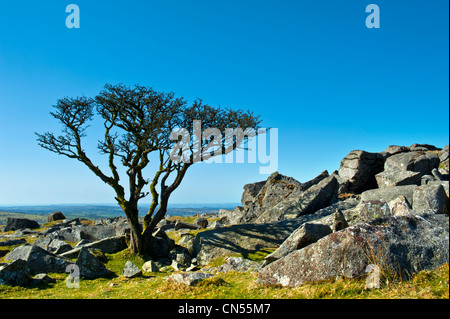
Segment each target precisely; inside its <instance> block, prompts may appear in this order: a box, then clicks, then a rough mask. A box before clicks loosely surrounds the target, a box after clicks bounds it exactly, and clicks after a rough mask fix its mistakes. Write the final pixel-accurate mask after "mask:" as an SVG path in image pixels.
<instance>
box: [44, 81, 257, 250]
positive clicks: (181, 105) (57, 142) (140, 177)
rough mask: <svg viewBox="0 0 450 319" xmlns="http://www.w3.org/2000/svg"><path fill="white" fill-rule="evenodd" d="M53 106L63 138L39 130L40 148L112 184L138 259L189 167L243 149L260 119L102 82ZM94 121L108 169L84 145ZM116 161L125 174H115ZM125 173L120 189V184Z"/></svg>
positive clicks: (161, 93)
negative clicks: (89, 93)
mask: <svg viewBox="0 0 450 319" xmlns="http://www.w3.org/2000/svg"><path fill="white" fill-rule="evenodd" d="M54 108H55V111H54V112H51V113H50V114H51V115H52V116H53V117H54V118H55V119H57V120H58V121H59V122H60V123H61V124H62V135H58V136H56V135H55V134H54V133H51V132H46V133H44V134H38V133H36V135H37V136H38V138H37V141H38V143H39V145H40V146H41V147H43V148H45V149H47V150H49V151H52V152H54V153H56V154H59V155H65V156H67V157H69V158H73V159H76V160H78V161H80V162H82V163H83V164H85V165H86V166H87V167H88V168H89V169H90V170H91V171H92V172H93V173H94V174H95V175H96V176H97V177H99V178H100V179H101V180H102V181H103V182H105V183H106V184H108V185H109V186H110V187H112V189H113V190H114V192H115V200H116V201H117V203H118V204H119V205H120V207H121V208H122V210H123V212H124V213H125V216H126V217H127V220H128V223H129V224H130V227H131V236H130V246H129V248H130V250H131V251H133V252H135V253H139V254H151V244H150V243H151V240H152V233H153V231H154V229H155V227H156V225H157V224H158V222H159V221H161V220H162V219H163V218H164V216H165V214H166V212H167V205H168V202H169V198H170V196H171V194H172V193H173V192H174V191H175V190H176V189H177V188H178V187H179V186H180V184H181V182H182V180H183V178H184V176H185V175H186V172H187V170H188V168H189V167H191V166H192V165H193V164H194V163H196V162H200V161H203V160H204V159H207V158H210V157H211V156H218V155H221V154H226V153H228V152H230V151H233V150H234V149H236V148H238V147H243V146H242V145H243V142H244V137H245V135H246V136H251V134H252V133H251V132H256V130H257V128H258V125H259V123H260V120H259V117H258V116H254V115H253V114H252V113H251V112H249V111H247V112H244V111H242V110H231V109H222V108H217V107H212V106H209V105H207V104H204V103H203V102H202V101H201V100H199V99H197V100H196V101H194V102H193V103H192V104H189V103H188V102H187V101H186V100H185V99H184V98H176V97H175V95H174V93H163V92H157V91H155V90H153V89H152V88H149V87H144V86H138V85H136V86H134V87H129V86H125V85H122V84H119V85H109V84H107V85H106V86H105V88H104V89H103V90H102V91H101V92H100V93H99V94H98V95H97V96H95V97H93V98H86V97H77V98H67V97H66V98H63V99H60V100H58V101H57V103H56V105H55V106H54ZM92 120H101V121H102V122H103V126H104V134H103V136H100V137H99V141H98V149H99V151H100V153H101V154H103V155H104V156H105V161H106V162H105V164H107V165H104V167H106V166H107V167H109V169H101V168H100V167H99V166H98V165H96V164H95V163H94V162H93V161H92V160H91V157H89V155H88V154H87V151H86V150H85V149H84V147H83V146H84V144H83V141H84V138H85V137H86V132H87V130H86V129H87V128H88V127H89V123H90V122H91V121H92ZM199 121H201V126H202V129H203V130H205V131H208V130H209V132H210V133H211V134H209V136H202V137H199V136H198V132H196V129H197V130H198V127H196V125H195V123H199ZM230 129H239V130H235V131H234V132H235V133H236V132H240V134H238V133H236V134H234V136H233V137H232V138H231V139H230V138H229V135H228V136H226V134H224V133H225V131H226V130H230ZM176 132H181V133H182V134H181V133H180V134H177V133H176ZM243 132H244V133H243ZM254 134H256V133H254ZM186 135H187V137H186ZM195 136H197V138H195ZM189 137H193V138H189ZM211 146H216V147H211ZM152 161H154V162H155V163H154V165H153V171H154V172H155V173H154V175H153V176H152V178H148V177H147V178H146V177H145V176H144V169H145V168H147V167H148V166H149V165H150V164H153V163H151V162H152ZM120 164H121V165H122V166H123V167H124V169H123V170H119V169H118V165H120ZM121 172H122V173H121ZM123 172H126V176H125V178H126V179H127V183H125V184H124V183H123V182H122V180H121V177H124V176H121V174H122V175H125V173H123ZM145 172H147V170H146V171H145ZM148 195H150V196H151V205H150V208H149V210H148V212H147V213H146V215H145V216H144V222H143V225H141V224H140V223H139V219H138V214H139V209H138V202H139V201H140V200H141V199H143V198H145V197H146V196H148Z"/></svg>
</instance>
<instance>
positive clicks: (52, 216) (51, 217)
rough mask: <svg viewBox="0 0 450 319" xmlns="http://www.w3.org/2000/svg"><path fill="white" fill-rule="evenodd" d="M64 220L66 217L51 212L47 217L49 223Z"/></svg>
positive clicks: (59, 213)
mask: <svg viewBox="0 0 450 319" xmlns="http://www.w3.org/2000/svg"><path fill="white" fill-rule="evenodd" d="M64 219H66V216H64V214H63V213H62V212H53V213H50V214H49V215H48V217H47V221H48V222H49V223H50V222H54V221H57V220H64Z"/></svg>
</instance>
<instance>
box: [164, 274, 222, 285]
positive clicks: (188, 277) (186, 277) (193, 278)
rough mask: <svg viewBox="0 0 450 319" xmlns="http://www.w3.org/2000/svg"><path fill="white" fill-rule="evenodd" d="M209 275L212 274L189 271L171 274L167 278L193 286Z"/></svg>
mask: <svg viewBox="0 0 450 319" xmlns="http://www.w3.org/2000/svg"><path fill="white" fill-rule="evenodd" d="M211 277H214V276H213V275H211V274H207V273H204V272H191V273H181V274H173V275H171V276H169V277H168V279H172V280H174V281H176V282H178V283H182V284H185V285H187V286H195V285H197V284H198V283H199V282H201V281H203V280H204V279H206V278H211Z"/></svg>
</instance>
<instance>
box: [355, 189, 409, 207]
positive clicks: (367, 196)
mask: <svg viewBox="0 0 450 319" xmlns="http://www.w3.org/2000/svg"><path fill="white" fill-rule="evenodd" d="M416 187H417V186H416V185H406V186H394V187H389V188H378V189H371V190H368V191H365V192H363V193H362V194H361V201H363V202H365V201H370V200H379V201H383V202H387V203H388V202H390V201H391V200H394V199H396V198H397V197H399V196H401V195H403V196H405V197H406V199H407V200H408V202H409V203H412V202H413V193H414V190H415V189H416Z"/></svg>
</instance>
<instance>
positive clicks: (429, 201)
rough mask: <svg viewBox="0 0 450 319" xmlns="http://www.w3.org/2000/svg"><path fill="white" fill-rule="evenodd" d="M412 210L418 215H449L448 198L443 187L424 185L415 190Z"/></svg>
mask: <svg viewBox="0 0 450 319" xmlns="http://www.w3.org/2000/svg"><path fill="white" fill-rule="evenodd" d="M412 209H413V211H415V212H416V213H420V214H423V213H426V214H429V213H435V214H448V197H447V194H446V193H445V190H444V187H442V185H430V184H427V185H422V186H419V187H417V188H416V189H415V190H414V194H413V204H412Z"/></svg>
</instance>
